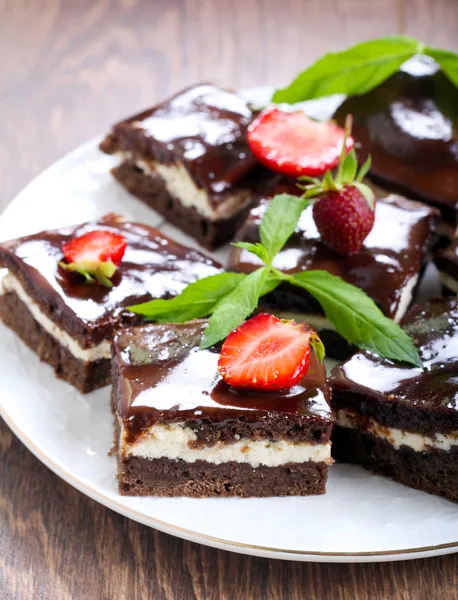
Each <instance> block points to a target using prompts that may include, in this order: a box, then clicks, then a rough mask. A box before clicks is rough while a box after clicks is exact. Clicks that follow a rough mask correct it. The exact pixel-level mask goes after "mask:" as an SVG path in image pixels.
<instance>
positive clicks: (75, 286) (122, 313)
mask: <svg viewBox="0 0 458 600" xmlns="http://www.w3.org/2000/svg"><path fill="white" fill-rule="evenodd" d="M95 229H103V230H109V231H114V232H116V233H120V234H122V235H124V236H125V237H126V239H127V248H126V252H125V254H124V258H123V260H122V262H121V264H120V266H119V267H118V270H117V271H116V273H115V275H114V277H113V279H112V282H113V287H112V288H107V287H104V286H102V285H100V284H96V283H94V284H88V283H86V282H85V281H84V279H83V278H82V277H81V276H80V275H78V274H75V273H69V272H68V271H64V270H63V269H61V268H60V267H59V266H58V262H59V260H61V259H62V258H63V255H62V245H63V244H64V243H65V242H66V241H68V240H70V239H72V238H75V237H77V236H80V235H82V234H83V233H86V232H88V231H93V230H95ZM0 266H4V267H7V268H8V269H9V270H10V272H11V273H12V274H14V275H15V276H16V277H18V279H19V280H20V281H21V283H22V285H23V286H24V288H25V290H26V292H27V293H28V294H29V295H30V296H31V297H32V298H33V299H34V300H35V301H36V302H38V304H39V305H40V307H41V308H42V310H43V311H44V312H46V314H48V316H49V317H50V318H51V319H52V320H53V321H55V322H56V323H58V324H61V325H62V326H63V328H64V329H65V330H66V331H67V332H68V333H70V335H73V336H74V337H76V339H78V341H79V342H80V343H81V344H82V345H83V347H87V346H90V345H93V344H97V343H99V342H100V341H102V340H103V339H106V338H107V337H108V336H109V335H110V334H111V333H112V331H113V329H116V328H118V327H120V326H121V325H127V324H129V323H131V322H135V321H138V318H137V317H136V316H135V315H134V314H133V313H129V312H128V311H126V310H125V307H126V306H130V305H132V304H138V303H140V302H146V301H147V300H150V299H152V298H167V297H172V296H175V295H176V294H178V293H180V292H181V291H182V290H183V288H184V287H186V285H187V284H188V283H191V282H193V281H196V280H197V279H201V278H203V277H207V276H209V275H214V274H215V273H218V272H220V271H221V270H222V269H221V268H220V265H218V263H216V262H215V261H213V260H211V259H210V258H208V257H206V256H204V255H203V254H201V253H200V252H197V251H196V250H192V249H190V248H186V247H184V246H181V245H180V244H178V243H177V242H174V241H173V240H171V239H169V238H168V237H166V236H165V235H163V234H162V233H160V232H159V231H158V230H157V229H154V228H153V227H149V226H148V225H141V224H139V223H132V222H125V221H124V219H123V218H122V217H119V216H118V215H114V214H110V215H106V216H105V217H104V218H102V219H100V220H99V221H95V222H90V223H85V224H82V225H78V226H76V227H75V226H72V227H65V228H62V229H57V230H55V231H44V232H41V233H37V234H35V235H30V236H27V237H23V238H20V239H17V240H11V241H9V242H3V243H2V244H0Z"/></svg>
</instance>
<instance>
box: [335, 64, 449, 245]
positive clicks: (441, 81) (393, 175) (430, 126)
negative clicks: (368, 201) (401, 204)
mask: <svg viewBox="0 0 458 600" xmlns="http://www.w3.org/2000/svg"><path fill="white" fill-rule="evenodd" d="M347 114H352V115H353V119H354V125H353V135H354V137H355V140H356V142H357V149H358V158H359V159H360V160H362V161H363V160H365V158H366V157H367V156H368V155H369V154H370V155H371V156H372V166H371V169H370V173H369V175H370V177H371V178H372V179H373V180H374V181H375V182H376V183H379V184H380V185H382V186H383V187H385V188H386V189H388V190H391V191H394V192H398V193H402V194H406V195H407V196H408V197H409V198H415V199H419V200H422V201H424V202H427V203H429V204H432V205H433V206H436V207H438V208H440V210H441V212H442V216H443V219H444V221H445V227H444V228H443V233H447V234H448V236H450V235H452V233H453V231H454V229H455V227H456V210H457V208H458V134H457V132H458V90H457V88H456V87H455V86H454V85H453V84H452V82H451V81H450V80H449V79H448V78H447V77H446V75H444V73H443V72H442V71H441V70H440V69H439V67H438V65H437V64H436V63H435V62H434V60H433V59H432V58H429V57H427V56H417V57H414V58H412V59H411V60H409V61H408V62H406V63H405V64H404V65H403V66H402V67H401V69H400V71H398V72H397V73H396V74H394V75H393V76H392V77H390V78H389V79H388V80H387V81H385V82H383V83H382V84H381V85H379V86H377V87H376V88H375V89H373V90H371V91H370V92H368V93H366V94H362V95H360V96H355V97H353V98H349V99H347V100H345V101H344V102H343V104H341V106H340V107H339V108H338V109H337V111H336V113H335V115H334V117H335V118H336V120H337V121H338V122H339V123H341V124H343V123H344V121H345V117H346V115H347Z"/></svg>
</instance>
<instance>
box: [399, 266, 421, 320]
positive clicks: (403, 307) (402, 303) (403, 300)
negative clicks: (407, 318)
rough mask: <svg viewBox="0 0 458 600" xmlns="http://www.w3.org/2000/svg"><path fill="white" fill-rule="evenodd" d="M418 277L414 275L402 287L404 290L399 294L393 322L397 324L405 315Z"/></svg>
mask: <svg viewBox="0 0 458 600" xmlns="http://www.w3.org/2000/svg"><path fill="white" fill-rule="evenodd" d="M418 277H419V275H418V274H417V275H414V276H413V277H412V278H411V279H410V280H409V281H408V282H407V284H406V285H405V286H404V289H403V290H402V292H401V297H400V299H399V304H398V310H397V311H396V314H395V315H394V319H393V320H394V322H395V323H399V321H400V320H401V319H402V317H403V316H404V315H405V314H406V312H407V309H408V308H409V306H410V303H411V302H412V298H413V292H414V290H415V286H416V285H417V282H418Z"/></svg>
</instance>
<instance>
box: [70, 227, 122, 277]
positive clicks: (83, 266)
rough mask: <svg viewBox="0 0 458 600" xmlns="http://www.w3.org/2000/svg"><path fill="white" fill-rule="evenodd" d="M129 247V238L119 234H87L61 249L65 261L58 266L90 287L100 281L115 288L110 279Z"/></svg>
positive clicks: (105, 232) (98, 231)
mask: <svg viewBox="0 0 458 600" xmlns="http://www.w3.org/2000/svg"><path fill="white" fill-rule="evenodd" d="M126 246H127V241H126V238H125V237H124V236H123V235H120V234H118V233H113V232H112V231H107V230H100V229H97V230H95V231H88V232H87V233H85V234H83V235H81V236H79V237H77V238H74V239H72V240H70V241H69V242H67V243H65V244H64V245H63V246H62V252H63V254H64V259H65V260H62V261H60V262H59V266H60V267H61V268H62V269H64V270H65V271H70V272H74V273H78V274H79V275H82V276H83V277H84V278H85V279H86V282H87V283H93V282H94V281H97V282H98V283H100V284H101V285H104V286H105V287H112V286H113V283H112V282H111V279H112V277H113V275H114V274H115V272H116V269H117V268H118V266H119V264H120V263H121V260H122V257H123V256H124V252H125V250H126Z"/></svg>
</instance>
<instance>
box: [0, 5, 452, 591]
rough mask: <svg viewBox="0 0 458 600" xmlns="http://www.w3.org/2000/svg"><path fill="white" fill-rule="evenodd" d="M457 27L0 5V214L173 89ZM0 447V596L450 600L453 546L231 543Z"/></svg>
mask: <svg viewBox="0 0 458 600" xmlns="http://www.w3.org/2000/svg"><path fill="white" fill-rule="evenodd" d="M457 30H458V2H456V0H404V1H402V0H310V1H306V0H232V1H230V0H151V1H149V2H147V1H144V2H139V1H136V0H118V1H114V0H111V1H110V0H66V1H63V0H62V1H61V2H59V1H57V0H10V1H8V0H6V1H5V0H0V209H2V208H4V207H5V206H6V205H7V204H8V202H9V201H10V200H11V199H12V198H13V197H14V195H15V194H16V193H17V192H18V191H19V190H20V189H21V188H22V187H23V186H24V185H25V184H26V183H27V182H28V181H29V180H30V179H31V178H32V177H34V176H35V175H37V174H38V173H39V172H40V171H41V170H42V169H43V168H44V167H46V166H47V165H49V164H50V163H52V162H53V161H54V160H55V159H57V158H58V157H60V156H61V155H62V154H64V153H66V152H67V151H69V150H70V149H72V148H74V147H75V146H77V145H78V144H80V143H82V142H84V141H85V140H87V139H89V138H90V137H92V136H94V135H97V134H99V133H101V132H103V131H105V130H106V129H107V128H108V127H109V125H110V124H111V123H112V122H113V121H116V120H117V119H120V118H121V117H124V116H127V115H128V114H130V113H133V112H135V111H137V110H139V109H141V108H144V107H147V106H148V105H150V104H151V103H153V102H154V101H156V100H159V99H161V98H162V97H163V96H165V95H167V94H168V93H170V92H172V91H174V90H177V89H178V88H180V87H181V86H183V85H185V84H188V83H192V82H196V81H200V80H212V81H217V82H220V83H222V84H225V85H228V86H234V87H239V86H252V85H263V84H274V83H277V82H280V83H281V82H286V81H288V80H289V79H290V78H291V76H292V75H293V74H294V73H295V72H296V71H298V70H300V69H302V68H303V67H304V66H305V64H306V63H307V62H310V61H311V60H313V59H314V58H316V57H317V56H319V55H320V54H321V53H322V52H323V51H325V50H335V49H339V48H343V47H345V46H346V45H348V44H350V43H352V42H355V41H357V40H360V39H366V38H370V37H372V36H376V35H382V34H389V33H409V34H412V35H416V36H418V37H421V38H422V39H423V40H424V41H426V42H428V43H431V44H435V45H437V46H444V47H449V48H451V49H454V50H458V36H457V34H456V32H457ZM37 201H39V199H37ZM63 201H64V199H63ZM0 393H1V392H0ZM0 453H1V460H0V599H1V600H10V599H14V600H16V599H17V600H24V599H26V600H29V599H30V600H42V599H44V600H55V599H57V600H67V599H71V600H74V599H84V600H92V599H96V600H99V599H101V600H105V599H107V600H114V599H116V600H117V599H128V600H131V599H133V600H143V599H147V598H151V599H154V600H161V599H167V600H170V599H179V600H181V599H183V600H188V599H189V600H192V599H199V600H202V599H205V600H207V599H215V600H220V599H221V600H225V599H228V600H244V599H258V598H259V599H275V600H283V599H285V600H286V599H288V600H290V599H292V600H296V599H302V598H307V599H308V600H315V599H317V600H328V599H334V598H336V599H351V600H353V599H355V600H360V599H361V600H362V599H365V600H382V599H396V600H404V599H409V600H410V599H415V600H423V599H424V600H430V599H433V600H435V599H438V598H447V599H449V598H450V599H458V574H457V572H458V557H457V556H456V555H450V556H446V557H439V558H432V559H427V560H416V561H410V562H403V563H383V564H367V565H337V564H335V565H326V564H306V563H292V562H287V561H275V560H267V559H258V558H251V557H246V556H242V555H236V554H230V553H227V552H223V551H217V550H214V549H211V548H206V547H203V546H199V545H197V544H192V543H188V542H184V541H181V540H179V539H176V538H173V537H171V536H167V535H165V534H162V533H158V532H156V531H154V530H151V529H148V528H146V527H143V526H141V525H138V524H136V523H134V522H131V521H129V520H127V519H125V518H123V517H121V516H120V515H118V514H115V513H113V512H111V511H109V510H107V509H105V508H104V507H102V506H100V505H98V504H97V503H95V502H93V501H92V500H90V499H89V498H87V497H85V496H83V495H82V494H80V493H79V492H77V491H76V490H74V489H73V488H71V487H70V486H68V485H67V484H66V483H64V482H63V481H61V480H60V479H58V478H57V477H56V476H55V475H53V474H52V473H51V472H50V471H49V470H48V469H47V468H46V467H44V466H43V465H42V464H41V463H40V462H39V461H38V460H37V459H36V458H35V457H34V456H33V455H32V454H30V453H29V452H28V451H27V450H26V449H25V447H24V446H23V445H22V444H21V443H20V442H19V441H18V440H17V439H16V438H15V437H14V436H13V435H12V433H11V432H10V431H9V430H8V428H7V427H6V425H5V424H4V423H2V424H0ZM325 518H326V515H323V519H325ZM418 526H419V527H421V523H419V524H418Z"/></svg>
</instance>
